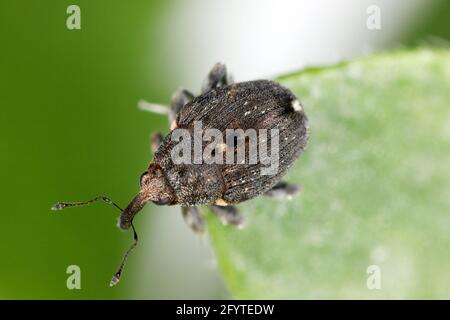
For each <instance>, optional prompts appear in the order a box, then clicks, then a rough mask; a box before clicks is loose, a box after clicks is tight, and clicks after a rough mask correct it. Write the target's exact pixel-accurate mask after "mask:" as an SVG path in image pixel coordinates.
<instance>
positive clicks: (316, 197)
mask: <svg viewBox="0 0 450 320" xmlns="http://www.w3.org/2000/svg"><path fill="white" fill-rule="evenodd" d="M278 80H279V81H280V82H281V83H282V84H283V85H285V86H287V87H289V88H290V89H291V90H292V91H293V92H294V93H295V94H296V95H297V96H298V97H299V98H300V100H301V101H302V104H303V105H304V108H305V110H306V112H307V115H308V117H309V120H310V129H311V138H310V142H309V144H308V148H307V150H306V151H305V153H304V154H303V155H302V156H301V158H300V159H299V160H298V161H297V162H296V164H295V165H294V167H293V168H292V169H291V170H290V172H289V173H288V175H287V177H286V180H287V181H289V182H291V183H298V184H301V185H302V186H303V193H302V194H301V195H300V196H298V197H297V198H295V199H293V200H291V201H287V200H286V201H280V200H274V199H270V198H266V197H259V198H257V199H254V200H251V201H248V202H246V203H243V204H241V205H239V209H240V211H241V212H242V213H243V214H244V216H245V218H246V221H247V227H246V228H245V229H244V230H236V229H233V228H232V227H229V226H222V225H221V224H220V222H218V220H217V219H215V217H214V216H212V215H208V225H209V232H210V236H211V238H212V242H213V245H214V247H215V250H216V252H217V255H218V260H219V266H220V269H221V270H222V272H223V275H224V278H225V280H226V282H227V284H228V286H229V289H230V291H231V294H232V295H233V296H234V297H236V298H250V299H253V298H259V299H278V298H285V299H314V298H330V299H345V298H362V299H366V298H369V299H370V298H450V272H449V270H450V51H449V50H445V49H441V50H434V49H418V50H415V51H398V52H393V53H385V54H378V55H374V56H370V57H367V58H364V59H361V60H358V61H354V62H349V63H342V64H339V65H336V66H333V67H325V68H314V69H307V70H305V71H302V72H299V73H295V74H292V75H288V76H285V77H281V78H279V79H278ZM371 265H375V266H376V267H375V268H379V271H380V276H381V278H380V279H381V289H379V290H377V289H372V290H370V289H368V286H367V280H368V278H369V276H371V274H368V273H367V269H368V267H369V266H371ZM373 276H374V275H372V278H370V279H369V280H373ZM375 276H376V275H375Z"/></svg>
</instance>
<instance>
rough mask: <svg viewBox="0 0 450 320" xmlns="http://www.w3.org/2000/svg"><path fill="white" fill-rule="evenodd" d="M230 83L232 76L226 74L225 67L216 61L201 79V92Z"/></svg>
mask: <svg viewBox="0 0 450 320" xmlns="http://www.w3.org/2000/svg"><path fill="white" fill-rule="evenodd" d="M232 83H233V78H232V77H231V76H230V75H228V73H227V67H226V66H225V65H224V64H221V63H216V64H215V65H214V66H213V67H212V69H211V71H210V72H209V73H208V75H207V76H206V79H205V80H204V81H203V85H202V94H203V93H205V92H208V91H211V90H212V89H214V88H217V87H221V86H226V85H229V84H232Z"/></svg>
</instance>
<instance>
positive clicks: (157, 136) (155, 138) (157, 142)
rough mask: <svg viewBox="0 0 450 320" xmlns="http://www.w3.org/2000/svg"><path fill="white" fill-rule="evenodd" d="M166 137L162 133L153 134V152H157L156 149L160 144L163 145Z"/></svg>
mask: <svg viewBox="0 0 450 320" xmlns="http://www.w3.org/2000/svg"><path fill="white" fill-rule="evenodd" d="M163 139H164V137H163V135H162V134H161V133H159V132H156V133H154V134H152V138H151V146H152V152H153V154H155V152H156V150H158V148H159V146H160V145H161V143H162V141H163Z"/></svg>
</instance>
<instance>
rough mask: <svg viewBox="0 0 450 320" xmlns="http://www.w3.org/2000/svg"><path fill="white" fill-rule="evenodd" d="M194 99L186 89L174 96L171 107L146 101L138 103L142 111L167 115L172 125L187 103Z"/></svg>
mask: <svg viewBox="0 0 450 320" xmlns="http://www.w3.org/2000/svg"><path fill="white" fill-rule="evenodd" d="M192 99H194V95H193V94H192V93H190V92H189V91H188V90H186V89H178V90H177V91H175V93H174V94H173V95H172V99H171V102H170V106H165V105H162V104H158V103H151V102H147V101H145V100H140V101H139V102H138V107H139V109H141V110H144V111H149V112H153V113H158V114H167V115H168V116H169V124H172V123H173V121H174V120H175V119H176V117H177V114H178V112H180V110H181V108H183V107H184V105H185V104H186V103H188V102H189V101H191V100H192Z"/></svg>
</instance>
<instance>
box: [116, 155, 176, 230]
mask: <svg viewBox="0 0 450 320" xmlns="http://www.w3.org/2000/svg"><path fill="white" fill-rule="evenodd" d="M140 184H141V190H140V191H139V193H138V194H137V195H136V196H135V197H134V198H133V200H131V202H130V203H129V204H128V206H127V207H126V208H125V210H124V211H123V212H122V215H121V216H120V221H119V227H120V228H121V229H122V230H127V229H128V228H129V227H130V226H131V222H132V221H133V218H134V216H135V215H136V214H137V213H138V212H139V211H140V210H141V209H142V208H143V207H144V206H145V204H146V203H147V202H149V201H152V202H153V203H155V204H157V205H167V204H172V203H174V202H175V195H174V192H173V190H172V188H171V187H170V185H169V183H168V182H167V179H166V177H165V176H164V172H163V170H162V168H161V167H160V166H159V165H158V164H155V163H152V164H150V166H149V168H148V170H147V171H145V172H144V173H143V174H142V175H141V179H140Z"/></svg>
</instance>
